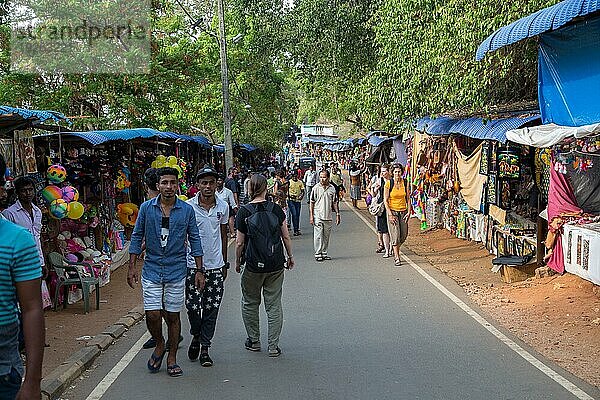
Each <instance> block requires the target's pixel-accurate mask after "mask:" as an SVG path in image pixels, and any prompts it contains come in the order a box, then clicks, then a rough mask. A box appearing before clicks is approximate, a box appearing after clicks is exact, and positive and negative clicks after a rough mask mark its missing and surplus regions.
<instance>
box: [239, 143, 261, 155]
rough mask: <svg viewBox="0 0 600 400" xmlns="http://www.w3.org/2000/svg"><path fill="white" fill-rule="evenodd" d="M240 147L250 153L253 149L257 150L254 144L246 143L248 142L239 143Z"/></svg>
mask: <svg viewBox="0 0 600 400" xmlns="http://www.w3.org/2000/svg"><path fill="white" fill-rule="evenodd" d="M240 148H241V149H242V150H246V151H247V152H249V153H251V152H253V151H255V150H258V147H256V146H253V145H251V144H248V143H244V144H240Z"/></svg>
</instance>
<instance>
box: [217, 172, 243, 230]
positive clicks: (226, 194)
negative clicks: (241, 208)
mask: <svg viewBox="0 0 600 400" xmlns="http://www.w3.org/2000/svg"><path fill="white" fill-rule="evenodd" d="M224 183H225V179H223V177H221V176H219V177H218V178H217V191H216V192H215V194H216V196H217V197H218V198H220V199H221V200H223V201H224V202H225V203H227V204H228V205H229V234H230V235H231V237H235V227H234V218H233V217H235V214H237V210H238V204H237V202H236V201H235V196H234V194H233V192H232V191H231V190H229V189H228V188H226V187H225V185H224Z"/></svg>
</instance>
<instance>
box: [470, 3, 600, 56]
mask: <svg viewBox="0 0 600 400" xmlns="http://www.w3.org/2000/svg"><path fill="white" fill-rule="evenodd" d="M599 10H600V1H598V0H565V1H561V2H560V3H558V4H555V5H553V6H551V7H548V8H544V9H543V10H539V11H537V12H535V13H533V14H531V15H529V16H527V17H524V18H521V19H520V20H518V21H515V22H513V23H512V24H510V25H507V26H504V27H502V28H500V29H498V30H497V31H496V32H494V33H492V34H491V35H490V36H488V38H487V39H485V40H484V41H483V42H482V43H481V44H480V45H479V48H478V49H477V53H476V56H475V58H476V59H477V60H478V61H479V60H481V59H483V57H484V56H485V53H487V52H491V51H494V50H497V49H499V48H500V47H504V46H507V45H509V44H513V43H516V42H518V41H520V40H523V39H526V38H529V37H533V36H536V35H539V34H541V33H545V32H549V31H554V30H556V29H558V28H560V27H562V26H564V25H565V24H567V23H569V22H570V21H572V20H573V19H575V18H577V17H581V16H584V15H588V14H591V13H594V12H596V11H599ZM596 39H597V38H596Z"/></svg>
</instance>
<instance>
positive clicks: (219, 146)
mask: <svg viewBox="0 0 600 400" xmlns="http://www.w3.org/2000/svg"><path fill="white" fill-rule="evenodd" d="M213 150H214V151H216V152H217V153H225V145H224V144H213Z"/></svg>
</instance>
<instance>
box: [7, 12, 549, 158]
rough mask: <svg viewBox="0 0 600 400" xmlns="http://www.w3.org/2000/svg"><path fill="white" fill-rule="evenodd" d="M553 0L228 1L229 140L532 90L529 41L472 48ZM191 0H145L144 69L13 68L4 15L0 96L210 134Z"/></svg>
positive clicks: (202, 50)
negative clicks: (148, 4)
mask: <svg viewBox="0 0 600 400" xmlns="http://www.w3.org/2000/svg"><path fill="white" fill-rule="evenodd" d="M556 2H557V0H515V1H512V2H498V1H496V0H479V1H473V0H447V1H437V0H296V1H295V4H294V6H293V7H286V6H284V3H283V2H282V1H281V0H230V1H229V2H228V3H227V15H226V19H227V30H228V35H227V36H228V46H229V47H228V57H229V69H230V75H231V76H230V80H231V97H232V114H233V136H234V140H236V141H240V142H245V141H248V142H251V143H254V144H258V145H263V146H268V147H273V148H274V147H276V146H277V145H278V143H279V140H280V139H281V136H282V134H283V133H284V132H285V131H286V130H287V129H288V127H289V126H290V125H291V124H293V123H294V122H303V121H307V122H315V121H330V122H333V123H339V124H341V123H344V122H346V123H347V122H351V123H352V125H353V126H354V130H359V131H364V130H367V129H369V128H388V129H394V128H397V127H398V126H399V125H400V124H402V123H406V122H407V121H411V120H412V119H414V118H416V117H419V116H422V115H425V114H433V115H436V114H441V113H446V112H456V111H462V112H465V113H469V112H486V110H487V109H488V108H489V107H490V106H493V105H499V104H508V103H513V102H515V101H521V100H535V98H536V65H535V61H536V47H535V41H533V40H530V41H525V42H524V43H521V44H517V45H514V46H511V47H510V48H508V49H503V50H500V51H497V52H496V53H493V54H490V55H488V56H487V57H486V58H485V59H484V60H483V62H476V61H475V59H474V58H475V50H476V48H477V46H478V45H479V43H481V41H482V40H484V39H485V37H486V36H487V35H489V34H491V33H492V32H493V31H494V30H495V29H497V28H499V27H501V26H503V25H505V24H508V23H510V22H512V21H514V20H516V19H518V18H520V17H523V16H525V15H527V14H530V13H531V12H534V11H536V10H538V9H541V8H543V7H547V6H549V5H552V4H554V3H556ZM194 4H195V3H194V0H186V1H183V0H179V1H176V0H155V1H154V2H153V9H152V15H153V17H152V18H153V21H152V22H153V25H152V39H151V40H152V47H151V48H152V59H151V62H150V73H149V74H130V75H116V74H115V75H110V74H80V75H75V74H70V75H69V74H66V75H65V74H37V75H33V74H16V73H11V72H10V71H9V69H8V63H9V58H8V50H7V49H8V34H9V30H8V28H7V27H6V25H3V26H2V28H1V29H2V30H1V31H0V35H1V36H0V45H1V46H2V48H1V50H2V52H1V53H0V104H7V105H14V106H27V107H35V108H47V109H54V110H58V111H61V112H63V113H65V114H67V115H71V116H84V117H85V118H81V119H75V128H77V129H100V128H105V129H111V128H119V127H141V126H148V127H153V128H157V129H163V130H173V131H177V132H182V133H189V132H191V131H193V132H201V133H204V134H205V135H207V136H209V137H210V138H211V139H213V140H215V141H218V140H220V139H221V137H222V133H221V132H222V114H221V107H222V99H221V81H220V70H219V67H220V59H219V47H218V43H217V40H216V37H215V34H214V33H213V32H216V27H217V24H216V21H215V18H214V10H213V9H214V6H215V3H214V1H213V2H211V1H210V0H197V3H196V5H194ZM181 5H183V7H184V8H186V9H185V11H184V10H182V7H181ZM199 5H200V6H199ZM201 18H204V23H203V24H200V25H198V24H197V23H196V22H197V21H198V20H200V19H201Z"/></svg>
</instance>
